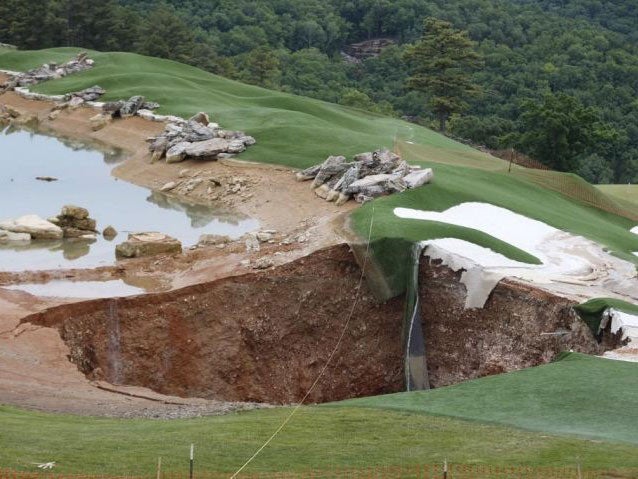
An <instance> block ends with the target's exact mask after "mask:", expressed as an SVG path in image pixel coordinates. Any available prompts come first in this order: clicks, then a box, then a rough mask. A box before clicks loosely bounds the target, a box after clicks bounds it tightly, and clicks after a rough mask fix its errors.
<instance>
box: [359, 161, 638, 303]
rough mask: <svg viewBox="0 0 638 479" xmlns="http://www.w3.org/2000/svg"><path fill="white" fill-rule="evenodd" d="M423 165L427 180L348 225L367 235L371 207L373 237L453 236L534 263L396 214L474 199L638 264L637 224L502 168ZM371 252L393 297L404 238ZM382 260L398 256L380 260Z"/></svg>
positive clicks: (463, 231) (497, 244)
mask: <svg viewBox="0 0 638 479" xmlns="http://www.w3.org/2000/svg"><path fill="white" fill-rule="evenodd" d="M423 166H428V167H432V168H433V169H434V172H435V173H434V175H435V178H434V181H433V182H432V183H431V184H429V185H427V186H425V187H423V188H417V189H414V190H408V191H405V192H404V193H401V194H396V195H391V196H387V197H383V198H379V199H377V200H375V201H374V202H371V203H368V204H365V205H363V207H361V208H358V209H357V210H355V211H354V213H353V214H352V224H353V227H354V229H355V230H356V231H357V232H358V234H359V236H360V237H362V238H367V236H368V232H369V225H370V218H371V216H372V213H373V210H374V224H373V230H372V240H377V239H379V238H394V239H400V240H405V239H407V240H409V241H423V240H428V239H435V238H444V237H453V238H459V239H463V240H467V241H471V242H473V243H476V244H478V245H480V246H484V247H486V248H490V249H491V250H493V251H496V252H498V253H501V254H503V255H505V256H507V257H508V258H511V259H514V260H517V261H522V262H527V263H535V262H537V261H535V258H533V257H532V258H530V257H529V255H527V256H525V253H523V254H521V252H520V250H518V249H516V248H513V247H512V246H511V245H506V244H505V243H503V242H502V241H498V240H497V239H496V238H493V237H491V236H489V235H486V234H484V233H482V232H479V231H476V230H471V229H468V228H462V227H459V226H454V225H449V224H443V223H438V222H434V221H422V220H414V219H405V218H398V217H397V216H395V215H394V209H395V208H397V207H404V208H414V209H417V210H426V211H428V210H429V211H444V210H446V209H448V208H450V207H452V206H455V205H457V204H460V203H463V202H470V201H478V202H485V203H491V204H493V205H496V206H501V207H503V208H507V209H509V210H512V211H514V212H516V213H519V214H522V215H525V216H527V217H529V218H533V219H536V220H539V221H542V222H544V223H547V224H549V225H550V226H553V227H555V228H557V229H560V230H563V231H569V232H571V233H574V234H577V235H581V236H584V237H585V238H588V239H591V240H593V241H596V242H598V243H599V244H601V245H603V246H606V247H607V248H608V249H609V250H610V251H611V252H612V253H613V254H615V255H617V256H619V257H621V258H622V259H624V260H626V261H630V262H633V263H634V264H638V257H636V256H635V255H633V254H632V253H633V252H634V251H638V235H635V234H633V233H631V232H630V231H629V230H630V228H632V227H633V226H634V224H635V222H633V221H632V220H629V219H627V218H623V217H620V216H616V215H613V214H611V213H607V212H605V211H602V210H599V209H596V208H593V207H591V206H585V205H583V204H580V203H578V202H577V201H574V200H572V199H570V198H567V197H566V196H564V195H561V194H560V193H558V192H555V191H551V190H547V189H545V188H542V187H541V186H538V185H537V184H534V183H531V182H528V181H525V180H523V179H520V178H517V177H512V176H509V175H508V174H507V173H506V172H504V173H502V172H492V171H485V170H480V169H475V168H468V167H461V166H451V165H448V164H438V163H434V162H430V163H423ZM373 251H374V258H375V259H376V263H377V266H378V267H379V269H380V270H382V274H383V276H385V278H386V279H387V282H388V284H387V285H385V286H384V288H385V290H386V291H387V294H383V295H382V296H385V297H388V296H393V295H395V294H398V293H400V292H401V291H403V288H404V279H405V277H406V273H405V267H406V265H407V255H408V250H407V249H406V248H405V245H404V244H402V241H396V242H392V241H386V242H384V243H383V244H382V247H376V248H374V250H373ZM384 258H397V260H394V261H384Z"/></svg>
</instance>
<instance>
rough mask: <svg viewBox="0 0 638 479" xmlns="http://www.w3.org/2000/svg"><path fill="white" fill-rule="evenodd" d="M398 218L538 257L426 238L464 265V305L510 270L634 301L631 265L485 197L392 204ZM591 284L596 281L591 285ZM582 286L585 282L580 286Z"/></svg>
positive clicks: (636, 287)
mask: <svg viewBox="0 0 638 479" xmlns="http://www.w3.org/2000/svg"><path fill="white" fill-rule="evenodd" d="M394 214H395V215H396V216H398V217H400V218H410V219H418V220H424V221H437V222H442V223H449V224H454V225H458V226H463V227H466V228H472V229H475V230H479V231H482V232H484V233H487V234H489V235H491V236H493V237H495V238H498V239H500V240H502V241H504V242H506V243H509V244H511V245H513V246H516V247H517V248H519V249H521V250H523V251H526V252H528V253H530V254H532V255H534V256H535V257H537V258H538V259H539V260H540V261H541V262H542V264H541V265H533V264H526V263H521V262H518V261H513V260H511V259H508V258H506V257H505V256H503V255H501V254H498V253H495V252H494V251H492V250H490V249H488V248H483V247H480V246H477V245H475V244H472V243H469V242H467V241H463V240H459V239H455V238H441V239H435V240H428V241H427V244H428V247H427V248H426V250H425V254H426V255H427V256H430V257H431V258H436V259H442V260H443V261H444V263H446V264H448V265H450V266H451V267H453V268H454V269H456V270H457V271H458V270H461V269H463V270H464V273H463V278H462V281H463V282H464V283H465V284H466V286H467V288H468V297H467V302H466V307H468V308H471V307H482V306H483V304H484V302H485V300H486V299H487V297H488V296H489V293H490V291H491V289H492V288H493V286H494V285H495V284H496V283H497V282H498V281H499V280H500V279H502V278H503V277H506V276H510V277H516V278H520V279H523V280H525V281H529V282H533V283H535V284H540V285H544V286H546V287H547V289H549V290H552V291H555V292H560V293H563V294H572V295H573V296H575V297H583V298H590V297H595V296H602V295H603V292H604V293H606V294H607V295H611V296H616V297H622V298H625V299H627V300H628V301H634V302H635V300H636V299H637V298H636V295H638V281H637V280H636V268H635V265H633V264H632V263H629V262H628V261H624V260H621V259H619V258H616V257H614V256H612V255H610V254H609V253H607V252H606V251H605V250H604V249H603V248H602V247H601V246H600V245H598V244H597V243H594V242H593V241H590V240H588V239H586V238H583V237H581V236H576V235H572V234H570V233H566V232H564V231H561V230H558V229H556V228H554V227H552V226H549V225H547V224H545V223H543V222H541V221H537V220H533V219H531V218H528V217H526V216H523V215H519V214H517V213H514V212H513V211H510V210H508V209H505V208H501V207H498V206H494V205H491V204H488V203H462V204H460V205H456V206H453V207H452V208H449V209H447V210H445V211H443V212H435V211H422V210H415V209H409V208H395V210H394ZM592 286H596V287H598V288H597V289H591V287H592ZM579 287H580V288H579ZM582 287H585V288H582Z"/></svg>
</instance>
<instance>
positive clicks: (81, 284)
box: [2, 279, 146, 299]
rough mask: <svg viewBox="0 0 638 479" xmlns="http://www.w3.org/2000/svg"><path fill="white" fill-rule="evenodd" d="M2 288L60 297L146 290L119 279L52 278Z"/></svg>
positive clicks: (104, 294)
mask: <svg viewBox="0 0 638 479" xmlns="http://www.w3.org/2000/svg"><path fill="white" fill-rule="evenodd" d="M2 288H3V289H9V290H13V291H25V292H27V293H29V294H32V295H34V296H44V297H61V298H91V299H93V298H113V297H117V296H133V295H135V294H143V293H145V292H146V290H145V289H144V288H138V287H136V286H131V285H130V284H126V283H125V282H124V281H123V280H121V279H114V280H110V281H67V280H54V281H49V282H48V283H24V284H12V285H9V286H2Z"/></svg>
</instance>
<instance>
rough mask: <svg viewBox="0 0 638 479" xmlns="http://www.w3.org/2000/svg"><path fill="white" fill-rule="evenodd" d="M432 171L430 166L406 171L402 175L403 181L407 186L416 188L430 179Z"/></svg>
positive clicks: (432, 175) (432, 174)
mask: <svg viewBox="0 0 638 479" xmlns="http://www.w3.org/2000/svg"><path fill="white" fill-rule="evenodd" d="M433 177H434V172H433V171H432V168H425V169H423V170H415V171H413V172H412V173H408V174H407V175H405V176H404V177H403V181H404V182H405V184H406V185H407V187H408V188H417V187H419V186H423V185H425V184H427V183H429V182H431V181H432V178H433Z"/></svg>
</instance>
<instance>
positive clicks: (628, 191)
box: [596, 185, 638, 209]
mask: <svg viewBox="0 0 638 479" xmlns="http://www.w3.org/2000/svg"><path fill="white" fill-rule="evenodd" d="M596 187H597V188H598V189H599V190H600V191H602V192H603V193H605V194H607V195H608V196H611V197H612V198H615V199H617V200H619V201H621V202H625V203H627V204H630V205H632V206H633V207H634V208H636V209H638V185H596Z"/></svg>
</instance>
